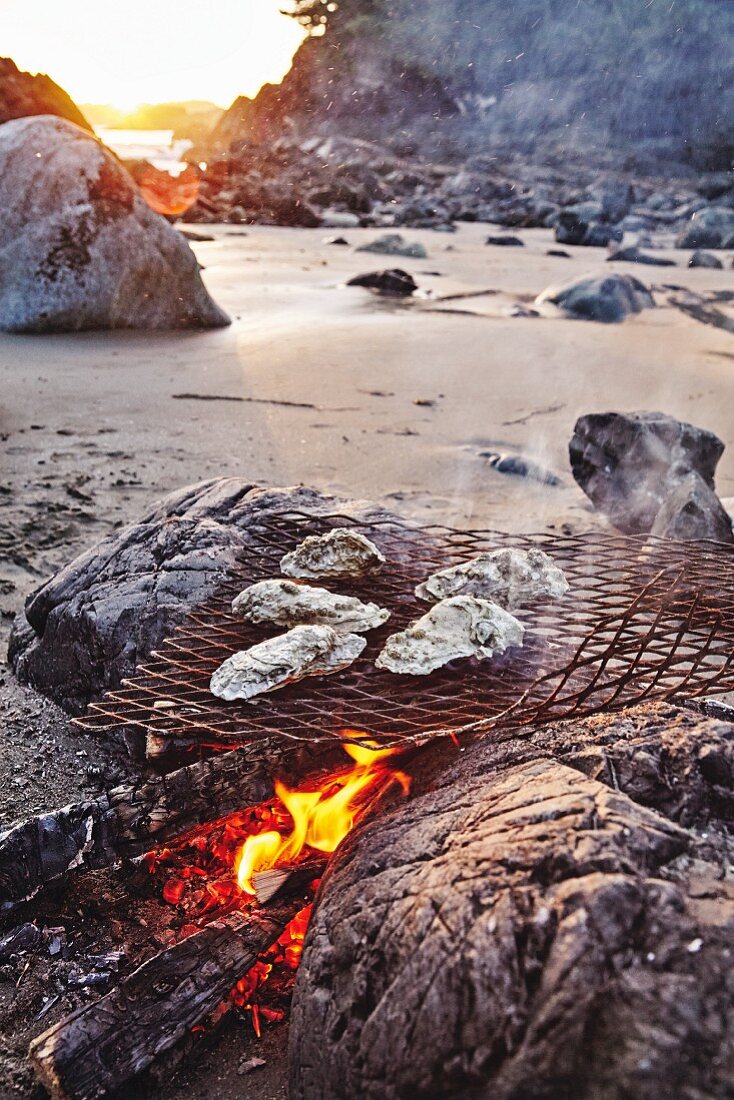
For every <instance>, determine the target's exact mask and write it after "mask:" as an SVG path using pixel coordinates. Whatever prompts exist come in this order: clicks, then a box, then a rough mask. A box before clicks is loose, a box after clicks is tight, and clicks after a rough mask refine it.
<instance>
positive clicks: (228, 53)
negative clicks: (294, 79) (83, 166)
mask: <svg viewBox="0 0 734 1100" xmlns="http://www.w3.org/2000/svg"><path fill="white" fill-rule="evenodd" d="M287 6H288V4H287V2H284V0H207V2H206V3H202V2H201V0H122V2H121V0H0V9H1V10H2V43H1V44H0V49H1V50H2V54H3V55H4V56H8V57H12V59H13V60H14V61H15V62H16V64H17V65H19V66H20V68H21V69H28V70H29V71H30V72H47V73H48V74H49V75H50V76H51V77H53V79H54V80H55V81H56V82H57V83H58V84H60V85H61V86H62V87H63V88H65V89H66V91H67V92H69V94H70V95H71V96H72V98H73V99H75V100H76V101H77V102H78V103H110V104H112V105H113V106H116V107H122V108H132V107H135V106H137V105H138V104H139V103H160V102H165V101H168V100H182V99H210V100H213V102H215V103H218V104H220V105H221V106H223V107H227V106H229V104H230V103H231V102H232V100H233V99H234V98H235V96H237V95H242V94H244V95H254V93H255V92H257V90H258V88H259V87H260V86H261V85H262V84H263V83H265V82H266V81H276V82H277V81H279V80H280V79H281V78H282V77H283V76H284V75H285V73H286V72H287V70H288V68H289V67H290V62H291V58H292V56H293V53H294V51H295V49H296V48H297V46H298V43H299V42H300V40H301V37H302V31H301V29H300V27H299V26H298V24H297V23H295V22H294V21H293V20H292V19H288V18H286V17H285V16H283V15H280V14H279V10H280V9H281V8H284V7H287Z"/></svg>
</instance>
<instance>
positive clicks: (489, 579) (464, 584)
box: [415, 546, 569, 611]
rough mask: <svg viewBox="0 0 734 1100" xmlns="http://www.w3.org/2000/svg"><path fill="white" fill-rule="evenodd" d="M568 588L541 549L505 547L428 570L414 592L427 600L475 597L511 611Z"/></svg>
mask: <svg viewBox="0 0 734 1100" xmlns="http://www.w3.org/2000/svg"><path fill="white" fill-rule="evenodd" d="M568 589H569V584H568V581H567V580H566V577H565V575H564V573H563V570H562V569H559V568H558V566H557V565H556V564H555V562H554V561H553V559H552V558H550V557H549V556H548V555H547V554H545V553H544V552H543V551H542V550H539V549H537V547H531V548H530V549H528V550H522V549H520V548H518V547H513V546H508V547H502V548H501V549H500V550H492V551H489V552H488V553H486V554H478V555H477V557H475V558H471V559H470V560H469V561H464V562H461V563H460V564H459V565H451V566H449V567H448V568H447V569H440V570H439V571H438V572H437V573H432V574H431V576H430V577H428V578H427V579H426V580H425V581H423V582H422V584H419V585H418V587H417V588H416V590H415V594H416V596H417V597H418V599H419V600H427V601H428V602H431V603H435V602H436V601H438V600H445V599H447V598H449V597H451V596H476V597H477V598H478V599H482V600H491V601H493V602H494V603H497V604H499V605H500V607H503V608H505V610H507V611H514V610H515V609H516V608H518V607H523V606H524V605H525V604H528V603H531V602H532V601H533V600H537V599H540V598H541V597H543V596H548V597H550V598H551V599H560V598H561V596H564V595H565V594H566V592H568Z"/></svg>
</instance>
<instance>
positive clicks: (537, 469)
mask: <svg viewBox="0 0 734 1100" xmlns="http://www.w3.org/2000/svg"><path fill="white" fill-rule="evenodd" d="M536 316H537V315H536ZM479 457H480V458H486V459H487V461H488V462H489V465H490V466H491V467H492V468H493V469H494V470H496V471H497V473H498V474H511V475H513V476H514V477H527V478H529V479H530V480H531V481H539V482H540V483H541V485H554V486H555V485H562V484H563V482H562V481H561V479H560V477H558V475H557V474H554V473H553V471H552V470H546V469H545V468H544V467H543V466H540V465H539V464H538V463H537V462H533V460H532V459H530V458H523V456H522V455H505V454H500V453H499V452H498V451H480V452H479Z"/></svg>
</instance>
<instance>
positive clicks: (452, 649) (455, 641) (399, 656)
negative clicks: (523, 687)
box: [375, 596, 525, 676]
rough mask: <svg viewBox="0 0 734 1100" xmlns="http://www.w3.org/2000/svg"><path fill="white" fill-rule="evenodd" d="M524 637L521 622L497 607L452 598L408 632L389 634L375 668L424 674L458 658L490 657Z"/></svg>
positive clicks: (475, 600)
mask: <svg viewBox="0 0 734 1100" xmlns="http://www.w3.org/2000/svg"><path fill="white" fill-rule="evenodd" d="M524 633H525V631H524V628H523V626H522V624H521V623H519V622H518V620H517V619H516V618H515V617H514V616H513V615H510V614H509V612H507V611H504V610H503V609H502V608H501V607H499V606H498V605H497V604H496V603H490V601H489V600H478V599H476V598H475V597H474V596H452V597H451V599H448V600H441V602H440V603H437V604H436V606H435V607H432V608H431V610H430V611H428V612H426V614H425V615H423V616H422V618H420V619H418V620H417V622H414V623H412V624H411V625H410V626H409V627H408V629H407V630H402V631H401V632H400V633H399V634H392V635H391V636H390V637H389V638H388V639H387V641H386V642H385V648H384V649H383V650H382V653H381V654H380V655H379V657H378V658H377V660H376V661H375V665H376V667H377V668H384V669H386V670H387V671H388V672H395V673H402V674H404V675H408V676H426V675H427V674H428V673H429V672H433V671H435V669H437V668H442V667H443V666H444V665H446V664H448V663H449V661H455V660H457V659H458V658H460V657H493V656H494V655H495V654H496V653H504V651H505V650H506V649H507V648H508V647H509V646H520V645H522V639H523V634H524Z"/></svg>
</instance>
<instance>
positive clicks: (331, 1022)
mask: <svg viewBox="0 0 734 1100" xmlns="http://www.w3.org/2000/svg"><path fill="white" fill-rule="evenodd" d="M732 822H734V726H731V725H729V724H726V723H723V722H719V721H713V720H710V719H706V718H702V717H701V716H700V715H698V714H695V713H693V712H688V711H684V710H680V709H677V708H675V707H672V706H668V705H659V706H648V707H640V708H636V709H635V710H633V711H629V712H623V713H621V714H618V715H611V716H599V717H597V718H593V719H587V720H584V721H575V722H567V723H564V724H558V725H555V726H550V727H547V728H545V729H541V730H538V731H536V732H535V733H534V734H533V735H532V736H531V737H528V738H523V739H515V740H513V739H508V740H505V741H504V742H502V743H500V742H498V741H496V740H495V741H493V740H492V739H491V737H489V738H487V739H486V740H485V741H483V742H481V743H478V744H475V745H472V746H468V747H466V748H465V749H464V750H463V751H461V752H460V753H458V754H457V755H456V756H455V759H454V763H453V764H452V765H451V766H449V767H437V768H435V769H434V770H433V772H432V774H431V775H430V777H429V782H424V781H422V779H421V776H420V775H418V776H416V782H415V796H414V797H413V798H411V799H410V800H409V801H407V802H405V803H403V804H401V805H398V806H397V807H395V808H393V809H391V810H390V811H389V812H386V813H384V814H382V815H380V816H375V817H372V818H370V819H369V820H366V821H364V822H361V823H359V824H358V825H357V827H356V829H355V831H354V832H353V833H352V834H351V835H350V836H349V837H348V838H347V840H346V841H345V842H344V844H343V845H342V846H341V847H340V848H339V849H338V851H337V852H336V853H335V855H334V857H333V858H332V861H331V863H330V864H329V867H328V869H327V871H326V874H325V876H324V879H323V882H322V888H321V890H320V892H319V896H318V898H317V902H316V906H315V909H314V913H313V916H312V920H311V926H310V928H309V931H308V934H307V937H306V943H305V949H304V954H303V958H302V961H301V966H300V969H299V973H298V977H297V981H296V989H295V994H294V1002H293V1008H292V1015H291V1030H290V1036H291V1052H290V1072H291V1094H290V1095H291V1098H292V1100H313V1098H314V1097H318V1098H319V1100H337V1098H338V1100H357V1098H359V1100H377V1098H379V1100H403V1098H405V1097H408V1096H410V1097H413V1096H415V1097H423V1098H429V1097H441V1098H442V1100H480V1098H485V1097H488V1096H491V1097H492V1098H493V1100H518V1098H520V1097H522V1098H523V1100H535V1098H537V1100H541V1098H543V1100H548V1098H549V1097H561V1096H562V1097H573V1098H574V1100H623V1098H625V1097H631V1096H634V1097H635V1098H636V1100H659V1098H660V1097H662V1096H666V1097H667V1096H671V1097H672V1096H680V1097H687V1098H690V1100H693V1098H699V1097H700V1098H702V1097H704V1096H705V1097H712V1098H717V1100H719V1098H720V1100H724V1098H728V1097H730V1096H731V1091H730V1090H731V1082H732V1080H734V974H733V973H732V967H731V958H732V954H733V953H734V884H732V882H731V881H730V878H729V877H728V876H727V868H728V867H729V866H730V864H731V862H732V845H731V837H730V833H729V832H728V829H727V826H729V825H730V824H731V823H732ZM324 1050H327V1051H328V1057H327V1058H325V1057H324V1056H323V1052H324Z"/></svg>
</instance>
